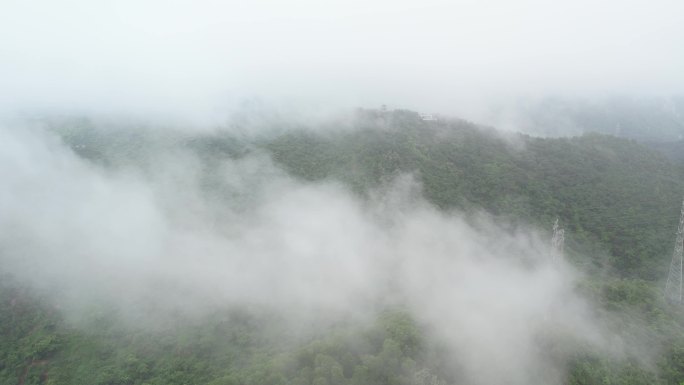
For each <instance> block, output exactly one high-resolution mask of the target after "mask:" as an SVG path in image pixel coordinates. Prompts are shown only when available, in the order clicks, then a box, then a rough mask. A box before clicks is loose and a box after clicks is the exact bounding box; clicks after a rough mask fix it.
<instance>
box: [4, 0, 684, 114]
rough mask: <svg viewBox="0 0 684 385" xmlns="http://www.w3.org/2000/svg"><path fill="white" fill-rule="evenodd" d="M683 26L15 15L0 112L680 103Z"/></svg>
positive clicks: (158, 7)
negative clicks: (540, 101)
mask: <svg viewBox="0 0 684 385" xmlns="http://www.w3.org/2000/svg"><path fill="white" fill-rule="evenodd" d="M683 13H684V5H682V3H681V2H679V1H676V0H655V1H652V0H649V1H646V0H630V1H615V0H610V1H603V2H600V3H596V2H591V1H587V0H580V1H555V2H544V1H533V0H524V1H515V2H509V1H439V0H429V1H422V2H414V1H404V0H400V1H374V2H366V1H337V0H333V1H325V2H319V1H310V0H294V1H288V2H277V1H264V0H260V1H250V2H244V1H241V2H238V1H227V2H226V1H184V0H176V1H144V2H139V1H130V0H124V1H117V2H113V3H112V2H104V1H95V2H93V1H86V0H67V1H62V2H52V1H32V2H26V1H19V0H6V1H3V2H2V4H1V5H0V36H2V39H1V40H0V58H1V60H0V105H2V110H3V112H5V113H15V112H17V111H20V112H22V113H35V112H36V111H38V112H40V113H45V112H55V111H56V112H60V113H61V112H64V111H68V112H70V113H100V114H119V115H126V116H128V115H132V114H135V115H138V116H141V117H144V118H146V119H150V118H151V117H153V116H154V117H156V118H158V119H167V120H177V119H180V118H184V119H189V120H193V121H195V122H204V123H207V122H208V123H215V122H217V121H223V119H224V118H225V116H226V115H229V114H230V112H231V111H232V110H233V109H235V108H236V106H237V105H239V104H240V103H241V102H242V101H243V100H245V99H252V98H257V99H260V100H264V101H266V102H268V103H270V104H273V105H276V106H279V107H281V108H288V109H291V108H296V109H298V110H301V111H304V112H316V113H320V112H321V111H323V110H326V111H335V110H337V109H344V108H356V107H370V106H379V105H381V104H386V105H388V106H391V107H396V108H410V109H415V110H419V111H424V112H436V113H442V114H449V115H456V116H461V117H464V118H468V119H472V120H479V119H480V118H482V117H486V116H487V114H488V113H489V110H490V108H491V106H492V105H493V104H496V103H499V104H501V103H503V104H504V105H508V104H509V103H514V102H517V101H519V100H520V98H532V99H535V98H539V97H543V96H546V95H549V94H552V95H560V96H568V97H587V98H595V97H603V96H606V95H614V94H621V95H622V94H624V95H637V96H644V95H656V96H668V95H671V94H676V93H682V92H684V75H683V74H682V71H681V68H684V46H682V41H681V38H680V37H681V36H682V35H684V25H682V23H681V15H682V14H683Z"/></svg>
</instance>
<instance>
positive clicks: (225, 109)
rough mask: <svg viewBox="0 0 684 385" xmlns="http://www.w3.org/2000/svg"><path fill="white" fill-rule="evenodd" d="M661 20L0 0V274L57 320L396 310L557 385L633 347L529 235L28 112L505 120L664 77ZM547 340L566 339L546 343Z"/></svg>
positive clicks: (502, 368) (449, 343)
mask: <svg viewBox="0 0 684 385" xmlns="http://www.w3.org/2000/svg"><path fill="white" fill-rule="evenodd" d="M682 14H684V4H682V3H681V2H680V1H675V0H672V1H669V0H649V1H646V0H633V1H615V0H610V1H603V2H600V3H596V2H589V1H587V0H579V1H577V0H575V1H562V2H543V1H532V0H524V1H515V2H508V1H503V0H501V1H439V0H429V1H422V2H411V1H404V0H399V1H375V2H372V3H368V2H363V1H357V0H351V1H337V0H333V1H329V2H320V1H312V0H295V1H290V2H276V1H249V2H246V1H241V2H233V1H228V2H224V1H181V0H177V1H144V2H140V1H131V0H122V1H117V2H104V1H87V0H65V1H61V2H52V1H32V2H27V1H20V0H4V1H2V4H0V121H1V122H2V123H1V124H0V180H2V186H1V187H0V267H1V270H0V272H1V273H9V274H11V275H12V276H13V277H16V278H17V279H18V280H19V281H20V282H22V283H24V284H27V285H29V286H30V287H31V288H33V289H35V290H36V291H37V292H40V293H42V294H43V295H45V296H47V297H48V298H49V299H50V300H51V301H53V302H54V303H57V304H59V308H60V309H61V311H62V312H63V313H64V315H65V316H66V317H67V318H68V319H71V320H72V321H74V322H76V320H77V319H78V318H79V317H80V315H82V314H83V313H82V312H83V311H84V308H87V307H88V306H90V305H91V304H97V303H100V304H102V303H106V304H108V305H111V306H112V307H115V308H117V309H119V310H120V311H121V314H122V317H123V318H124V322H125V321H126V320H128V321H129V322H130V323H137V324H138V325H142V327H149V328H154V327H155V323H156V322H158V321H159V320H160V319H163V318H164V316H165V315H167V314H178V313H179V312H180V313H181V314H183V315H184V316H187V317H199V318H200V319H201V317H203V316H205V315H206V314H207V313H209V312H211V311H212V309H217V308H228V307H231V306H255V307H258V308H267V309H271V310H273V311H275V312H278V313H279V314H283V315H284V317H285V318H288V319H290V320H292V321H293V324H297V323H298V321H301V320H307V322H308V323H306V324H307V325H308V324H309V323H317V322H318V323H321V324H325V323H326V322H329V321H330V319H334V318H336V317H355V318H358V319H360V320H363V319H367V318H372V317H373V316H374V315H375V314H376V312H377V311H378V310H379V309H383V308H385V307H389V306H395V305H399V306H403V307H406V308H408V309H409V310H410V311H411V314H412V315H413V316H414V317H415V318H416V320H417V322H419V323H420V324H421V325H425V327H426V330H427V331H428V334H429V336H430V338H432V340H433V341H439V342H440V343H441V344H443V345H444V349H445V351H444V354H445V355H446V356H447V357H449V358H450V359H452V360H453V363H454V370H455V371H457V372H458V375H459V376H460V378H461V379H462V380H463V382H465V383H470V384H476V385H477V384H497V383H498V384H501V383H507V384H530V383H545V384H560V383H562V382H563V375H564V369H565V368H564V363H565V360H564V359H565V358H567V357H566V355H569V354H571V352H572V350H573V349H574V347H575V346H577V345H582V346H585V347H586V346H590V347H591V348H592V349H594V348H595V349H598V350H601V351H604V352H609V353H611V354H614V355H616V356H620V355H621V354H626V353H625V352H627V351H629V350H630V349H632V348H630V347H629V346H627V345H628V343H625V342H624V341H623V340H622V338H621V337H620V336H617V335H615V334H614V333H611V332H610V331H609V330H608V327H607V326H606V321H605V319H602V318H601V317H600V316H599V315H597V313H599V311H598V310H597V307H595V306H594V305H593V304H592V303H591V302H590V301H589V300H587V299H586V298H584V297H583V296H581V295H580V294H578V290H577V286H578V282H579V281H580V280H581V274H580V273H579V272H577V271H576V270H575V269H573V268H572V267H571V266H570V265H568V264H566V263H565V262H564V261H562V260H558V261H555V262H553V261H552V258H551V250H550V244H549V243H550V242H549V239H548V229H539V228H535V227H532V226H528V227H524V226H523V227H518V228H511V227H510V226H509V225H508V224H507V223H501V222H498V221H497V220H496V219H495V218H492V217H490V216H489V215H488V214H486V213H481V214H480V215H468V216H466V215H464V214H462V213H460V212H457V211H451V212H444V211H441V210H438V209H437V208H435V207H433V206H432V205H430V204H429V203H428V202H427V201H426V200H424V199H423V198H422V196H421V186H420V184H419V183H418V182H416V181H415V180H414V178H413V177H412V176H411V175H401V176H398V177H397V178H395V179H394V180H392V181H389V182H387V183H386V184H385V185H384V186H382V187H381V188H378V189H377V190H375V191H373V192H372V193H371V194H370V196H365V197H361V196H359V194H357V193H355V192H353V191H351V190H350V189H349V188H348V187H347V186H344V185H343V184H341V183H339V182H336V181H333V180H326V181H323V182H318V183H311V182H304V181H301V180H298V179H295V178H293V177H292V176H290V175H288V174H287V173H286V172H285V171H283V170H282V169H280V168H279V167H277V166H276V165H274V163H273V162H272V160H271V159H270V158H269V157H268V155H267V154H264V153H260V152H259V151H255V152H253V153H251V154H250V155H248V156H244V157H241V158H237V159H232V160H225V161H223V162H222V163H221V164H220V166H219V167H218V168H217V169H216V170H215V171H212V173H211V175H207V174H206V170H205V169H204V166H203V164H202V160H201V159H199V158H198V157H197V156H196V154H194V153H193V152H191V151H189V150H187V149H186V148H183V146H179V145H178V144H177V143H174V142H173V140H167V139H168V138H166V137H165V135H164V131H163V130H162V129H159V130H152V129H146V130H147V131H146V130H143V129H142V128H141V129H140V130H141V132H144V133H146V134H149V135H153V136H154V135H157V136H156V137H155V141H153V142H151V143H156V144H154V145H152V146H151V147H150V148H149V149H147V150H146V151H147V152H146V155H145V156H144V157H143V158H141V159H137V158H136V159H134V160H131V161H130V162H125V161H122V162H119V163H117V162H114V165H113V166H112V165H109V166H105V165H103V164H99V163H97V162H91V161H89V160H86V159H84V158H82V157H79V156H78V155H77V154H76V153H75V152H74V150H73V149H72V148H70V147H69V146H67V145H65V144H64V143H63V142H62V140H61V139H60V138H59V137H58V136H57V135H55V134H54V133H53V132H51V131H50V130H46V129H44V127H43V126H42V124H40V123H36V122H39V121H40V117H43V116H49V117H51V119H52V118H54V117H64V116H67V117H70V116H86V117H89V118H93V119H95V120H96V121H98V122H100V123H101V122H110V123H111V125H112V126H116V125H117V124H118V123H117V122H122V121H124V122H130V121H132V122H136V124H138V125H142V126H144V125H146V124H149V125H150V126H155V127H161V126H173V127H174V128H178V127H186V128H197V127H216V126H225V125H230V122H235V121H239V119H245V120H250V119H254V118H256V119H257V120H258V119H261V118H263V117H264V116H266V118H264V119H266V120H268V122H274V121H288V119H293V117H294V118H295V120H296V119H301V118H304V119H307V120H310V119H317V120H318V121H330V119H331V117H337V118H340V117H343V116H345V115H344V111H349V110H351V109H354V108H358V107H379V106H381V105H387V106H389V108H398V109H399V108H407V109H412V110H416V111H420V112H434V113H438V114H445V115H450V116H459V117H463V118H466V119H471V120H475V121H481V122H484V123H494V124H496V125H497V126H501V127H503V128H505V129H512V130H515V129H518V128H519V125H520V123H519V121H520V120H525V119H526V118H527V117H522V118H520V117H518V116H516V117H515V119H512V118H511V119H509V118H508V115H507V114H512V115H515V113H516V112H515V111H516V110H515V108H517V107H515V106H518V103H520V101H521V100H523V101H524V100H532V101H536V100H543V98H544V97H546V96H547V95H562V96H564V97H568V98H574V99H573V100H575V99H585V98H586V99H600V98H604V97H608V96H611V95H627V96H638V97H662V96H664V97H668V96H670V95H674V94H681V93H682V92H684V73H683V72H682V71H681V68H684V45H683V43H682V39H681V36H684V24H683V23H682V22H681V15H682ZM509 106H514V107H515V108H513V109H512V110H509V109H508V108H509ZM254 110H256V112H255V113H250V111H251V112H254ZM497 111H498V113H497ZM511 111H513V112H511ZM27 117H28V118H29V119H26V118H27ZM35 117H39V119H34V118H35ZM543 118H546V117H545V116H543ZM552 118H554V117H549V118H548V121H552V120H553V119H552ZM55 119H57V118H55ZM98 119H100V120H98ZM340 119H341V118H340ZM542 120H543V119H542ZM30 122H33V123H30ZM248 123H249V124H245V125H244V126H245V127H259V125H258V124H254V121H250V122H248ZM573 123H574V122H573ZM124 125H125V124H124ZM342 125H343V124H342ZM568 125H569V123H568ZM224 128H225V127H224ZM110 129H111V128H110ZM255 130H256V131H257V132H258V128H257V129H255ZM572 130H573V132H581V128H577V127H575V126H573V127H572ZM678 133H679V132H675V134H678ZM250 134H255V132H254V131H252V132H250ZM675 134H672V135H675ZM675 136H676V135H675ZM125 158H126V155H121V159H123V160H125ZM121 159H120V160H121ZM207 183H209V184H212V185H213V186H214V187H215V188H216V189H217V190H216V191H218V192H219V193H215V192H216V191H214V192H209V191H208V190H207V187H206V186H207ZM217 186H218V187H217ZM549 336H551V337H549ZM546 337H549V339H550V340H553V338H559V339H561V340H563V341H565V342H567V341H572V343H567V344H564V345H563V346H564V348H565V347H567V349H568V351H566V352H560V353H559V352H556V353H558V355H557V356H549V355H548V354H547V353H548V349H546V348H545V347H544V346H543V344H544V343H545V341H547V338H546ZM644 361H648V359H644Z"/></svg>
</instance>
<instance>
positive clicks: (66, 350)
mask: <svg viewBox="0 0 684 385" xmlns="http://www.w3.org/2000/svg"><path fill="white" fill-rule="evenodd" d="M55 130H57V132H58V133H59V134H60V135H61V136H62V138H63V140H64V141H65V142H66V143H67V144H69V145H70V146H71V147H72V148H73V149H74V151H75V152H77V153H78V154H79V155H81V156H83V157H84V158H86V159H89V160H91V161H93V162H97V163H99V164H101V165H104V166H105V167H117V166H118V165H121V164H125V163H127V162H133V163H135V162H139V161H140V160H141V159H143V158H145V157H147V156H151V155H150V154H153V153H154V149H155V148H156V147H162V148H163V147H164V146H180V147H183V148H186V149H191V150H192V151H196V152H197V153H198V154H199V155H200V157H201V158H202V159H203V162H204V166H205V171H206V173H207V174H210V173H211V172H212V169H213V168H214V167H217V165H218V164H219V163H220V162H221V160H222V159H227V158H240V157H242V156H244V155H245V154H247V153H252V152H266V153H267V154H268V155H269V156H271V157H272V159H273V160H274V161H275V162H276V164H278V165H279V166H280V167H282V168H283V169H285V170H286V171H287V172H288V173H290V174H291V175H294V176H295V177H297V178H300V179H302V180H307V181H320V180H329V179H332V180H339V181H342V182H343V183H345V184H347V185H349V186H350V187H351V188H352V189H353V190H354V191H355V192H356V193H358V194H359V195H360V196H364V195H366V194H368V193H369V191H371V190H372V189H373V188H375V187H379V186H381V185H382V184H383V183H386V182H387V181H389V180H391V179H392V178H393V177H395V176H397V175H400V174H404V173H412V174H413V175H414V176H415V178H416V179H417V180H419V181H420V182H421V184H422V186H423V193H424V196H425V197H426V199H427V200H428V201H429V202H431V203H432V204H434V205H435V206H436V207H439V208H440V209H443V210H460V211H463V212H465V213H476V212H478V211H479V210H482V209H484V210H486V211H487V212H489V213H491V214H492V215H495V216H499V217H501V218H504V219H505V220H506V221H507V222H508V223H511V225H512V226H515V225H518V224H520V225H533V226H537V227H539V228H550V225H551V223H552V222H553V220H554V219H555V218H556V217H558V218H560V222H561V223H562V225H563V226H564V227H565V228H566V234H567V240H566V242H567V247H568V257H569V258H570V259H571V260H572V261H573V263H575V264H576V265H578V266H579V267H580V268H581V269H583V270H584V271H586V272H588V273H589V275H588V278H587V279H586V280H585V281H583V282H582V283H581V285H580V287H578V290H580V291H582V292H583V293H584V295H586V296H587V297H589V298H591V299H592V300H593V301H595V302H596V303H598V304H600V307H601V309H602V311H603V312H605V314H615V313H617V314H620V315H621V316H620V317H621V318H620V319H621V323H620V324H619V325H615V327H616V328H618V329H622V330H624V332H625V333H630V332H637V333H640V334H643V335H646V336H647V337H648V338H647V339H648V340H649V341H651V342H652V344H653V346H657V347H658V353H657V358H656V362H654V363H653V364H652V365H651V366H648V367H647V366H644V365H642V364H640V363H639V362H638V360H637V359H636V358H635V357H623V358H621V359H614V358H610V357H606V356H604V355H602V354H601V353H600V352H594V351H591V349H585V350H581V353H573V355H572V356H571V357H570V359H569V365H568V368H567V377H566V383H567V384H572V385H579V384H681V383H684V318H682V314H681V313H680V312H679V310H677V308H676V307H671V306H667V304H666V303H664V301H663V300H662V295H661V294H660V293H661V288H662V280H663V278H664V276H665V273H666V269H667V267H668V262H669V258H670V257H671V255H670V253H671V250H672V247H673V241H674V236H673V235H674V231H675V229H676V225H677V220H678V215H679V208H680V205H681V202H682V201H681V199H682V192H684V167H683V166H682V164H679V163H677V162H675V161H673V160H671V159H668V158H667V157H666V156H664V155H662V154H661V153H660V152H658V151H657V150H655V149H651V148H649V147H647V146H644V145H642V144H640V143H637V142H635V141H632V140H628V139H620V138H616V137H612V136H604V135H598V134H588V135H584V136H580V137H572V138H560V139H543V138H534V137H528V136H524V135H502V134H499V133H497V132H496V131H494V130H493V129H488V128H483V127H478V126H476V125H474V124H471V123H468V122H465V121H458V120H440V121H423V120H421V119H420V116H419V115H418V114H415V113H413V112H409V111H393V112H384V111H359V112H358V116H357V117H356V120H355V124H354V127H351V128H345V129H334V128H333V129H331V128H323V129H320V130H315V129H310V128H300V129H288V130H284V131H278V130H273V131H271V132H272V134H270V135H265V136H260V137H256V138H255V137H251V138H249V139H244V138H238V137H236V136H233V135H231V134H229V133H226V132H218V133H211V134H193V135H188V134H181V133H177V134H170V135H167V136H165V137H164V138H162V139H160V138H158V137H155V136H154V134H153V133H151V132H150V131H142V132H141V131H135V130H114V131H111V130H98V129H97V128H95V127H93V126H92V125H91V124H90V123H89V122H87V121H67V122H62V123H60V124H59V125H57V127H56V128H55ZM217 188H218V187H217V186H213V185H212V184H211V183H208V184H207V190H208V191H211V193H212V194H216V193H217V191H218V192H220V189H218V190H217ZM212 189H213V190H212ZM0 272H1V271H0ZM0 278H1V279H0V338H1V339H0V342H1V343H0V383H2V384H74V385H75V384H89V385H91V384H92V385H94V384H110V385H115V384H121V385H123V384H150V385H152V384H160V385H161V384H164V385H173V384H211V385H228V384H315V385H323V384H331V385H332V384H447V383H452V382H454V381H457V379H455V378H453V377H450V376H451V375H452V372H450V371H449V370H446V368H447V365H448V364H447V363H445V362H443V359H442V358H440V354H439V347H438V344H437V345H435V344H427V343H426V340H425V338H426V337H425V335H424V333H422V331H421V328H420V325H418V324H417V323H416V322H415V321H414V320H413V319H412V317H411V315H410V313H408V312H407V311H405V310H404V309H401V308H394V309H384V310H383V311H380V312H379V315H378V317H377V319H376V320H375V321H374V322H372V323H371V324H369V325H365V326H359V325H357V324H354V323H353V322H346V321H344V320H341V321H340V322H339V323H337V324H335V325H334V326H333V327H331V328H328V329H326V330H322V331H321V332H320V333H317V334H316V333H315V334H314V335H311V336H309V337H307V338H306V339H305V340H304V341H302V340H301V339H296V338H292V336H290V335H289V334H288V331H287V330H286V328H285V327H284V326H283V323H281V322H279V320H278V316H277V315H273V314H263V313H258V314H254V313H253V312H251V311H248V310H245V309H229V310H220V311H219V310H217V312H216V313H215V314H213V315H212V316H211V317H208V319H204V320H201V321H197V322H180V321H179V322H178V324H177V325H176V326H169V327H167V328H164V329H162V330H156V331H153V332H152V331H149V330H146V329H144V328H143V329H140V330H138V329H135V328H133V329H131V328H130V327H128V326H124V325H121V324H120V323H118V322H117V321H116V320H117V316H116V315H115V314H110V313H108V312H107V310H106V309H105V310H100V311H93V312H92V314H90V315H89V316H88V319H87V320H86V321H84V324H85V325H81V326H79V327H74V326H73V325H71V324H70V323H69V322H65V321H64V320H63V319H62V316H61V314H60V311H59V309H58V308H55V306H54V304H51V303H50V302H49V301H48V300H47V299H44V298H42V297H41V296H40V294H38V293H35V292H32V291H31V290H30V289H28V288H24V287H22V285H21V284H20V283H18V282H13V280H12V277H11V276H9V275H3V276H1V277H0ZM637 329H638V330H637Z"/></svg>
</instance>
